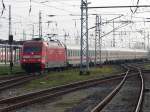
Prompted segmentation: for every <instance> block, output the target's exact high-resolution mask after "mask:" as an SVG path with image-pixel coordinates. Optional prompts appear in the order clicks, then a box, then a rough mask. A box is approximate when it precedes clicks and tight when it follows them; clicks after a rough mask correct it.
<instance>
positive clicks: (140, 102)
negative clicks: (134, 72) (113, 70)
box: [135, 69, 144, 112]
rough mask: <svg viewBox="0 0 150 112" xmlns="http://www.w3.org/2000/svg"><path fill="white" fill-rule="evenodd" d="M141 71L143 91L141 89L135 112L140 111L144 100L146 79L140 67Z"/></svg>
mask: <svg viewBox="0 0 150 112" xmlns="http://www.w3.org/2000/svg"><path fill="white" fill-rule="evenodd" d="M139 73H140V79H141V91H140V96H139V100H138V104H137V107H136V110H135V112H140V109H141V106H142V101H143V93H144V79H143V75H142V73H141V70H140V69H139Z"/></svg>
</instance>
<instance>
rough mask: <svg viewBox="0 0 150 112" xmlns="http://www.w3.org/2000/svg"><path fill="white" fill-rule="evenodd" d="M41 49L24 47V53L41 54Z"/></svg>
mask: <svg viewBox="0 0 150 112" xmlns="http://www.w3.org/2000/svg"><path fill="white" fill-rule="evenodd" d="M41 50H42V49H41V47H24V49H23V52H24V53H31V52H41Z"/></svg>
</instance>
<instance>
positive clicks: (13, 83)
mask: <svg viewBox="0 0 150 112" xmlns="http://www.w3.org/2000/svg"><path fill="white" fill-rule="evenodd" d="M34 77H35V75H28V76H21V77H16V78H12V79H10V80H5V81H1V82H0V91H2V90H4V89H8V88H10V87H13V86H17V85H19V84H23V83H25V82H27V81H30V80H32V79H33V78H34Z"/></svg>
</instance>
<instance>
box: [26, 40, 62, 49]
mask: <svg viewBox="0 0 150 112" xmlns="http://www.w3.org/2000/svg"><path fill="white" fill-rule="evenodd" d="M34 43H35V44H42V43H45V44H47V45H48V46H49V47H64V48H65V45H64V44H63V43H62V42H60V41H59V40H49V41H45V40H43V39H33V40H28V41H26V42H24V45H26V44H29V45H30V44H31V45H32V44H34Z"/></svg>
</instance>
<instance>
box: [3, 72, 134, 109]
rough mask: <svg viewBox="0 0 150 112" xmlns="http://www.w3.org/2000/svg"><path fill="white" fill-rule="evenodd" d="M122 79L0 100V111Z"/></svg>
mask: <svg viewBox="0 0 150 112" xmlns="http://www.w3.org/2000/svg"><path fill="white" fill-rule="evenodd" d="M134 75H136V74H133V75H131V76H134ZM123 77H124V74H122V75H119V76H112V77H108V78H103V79H93V80H87V81H82V82H76V83H72V84H67V85H63V86H59V87H54V88H50V89H46V90H42V91H38V92H33V93H28V94H24V95H20V96H17V97H11V98H8V99H3V100H0V105H2V106H1V107H0V111H1V112H8V111H11V110H14V109H17V108H21V107H24V106H27V105H29V104H33V103H37V102H41V101H43V100H47V99H48V98H55V97H57V96H61V95H64V94H66V93H70V92H73V91H76V90H79V89H83V88H88V87H92V86H95V85H97V84H101V83H105V82H108V81H114V80H121V79H122V78H123Z"/></svg>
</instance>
